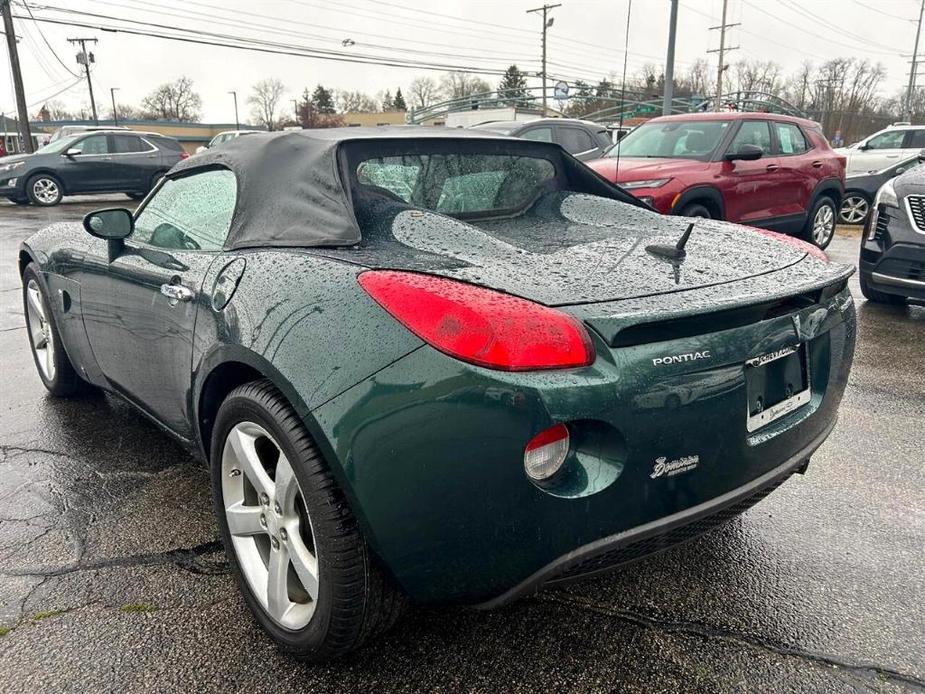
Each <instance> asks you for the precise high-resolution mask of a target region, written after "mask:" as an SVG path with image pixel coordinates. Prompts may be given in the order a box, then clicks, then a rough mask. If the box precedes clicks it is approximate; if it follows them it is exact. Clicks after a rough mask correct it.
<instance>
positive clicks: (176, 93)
mask: <svg viewBox="0 0 925 694" xmlns="http://www.w3.org/2000/svg"><path fill="white" fill-rule="evenodd" d="M141 107H142V109H143V111H144V114H145V116H146V117H148V118H153V119H155V120H180V121H192V122H194V123H195V122H198V121H199V118H200V109H201V108H202V99H201V98H200V97H199V94H197V93H196V92H194V91H193V80H191V79H190V78H189V77H181V78H180V79H178V80H176V81H174V82H167V83H165V84H162V85H161V86H159V87H158V88H157V89H155V90H154V91H153V92H151V93H150V94H148V96H146V97H145V98H144V100H143V101H142V102H141Z"/></svg>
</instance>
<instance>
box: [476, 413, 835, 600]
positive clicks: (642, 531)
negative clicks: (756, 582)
mask: <svg viewBox="0 0 925 694" xmlns="http://www.w3.org/2000/svg"><path fill="white" fill-rule="evenodd" d="M834 427H835V421H834V420H833V421H832V422H831V423H830V424H829V425H828V426H827V427H826V429H825V430H824V431H823V432H822V433H821V434H819V435H818V436H816V438H814V439H813V440H812V441H811V442H810V443H809V444H808V445H807V446H805V447H804V448H802V449H801V450H800V451H799V452H797V453H795V454H794V455H792V456H791V457H790V458H788V459H787V460H786V461H785V462H784V463H783V464H781V465H779V466H778V467H776V468H774V469H773V470H771V471H769V472H766V473H765V474H763V475H761V476H760V477H758V478H756V479H754V480H752V481H751V482H749V483H748V484H744V485H742V486H741V487H739V488H738V489H733V490H732V491H729V492H726V493H725V494H723V495H721V496H718V497H716V498H714V499H710V500H709V501H705V502H703V503H701V504H698V505H697V506H693V507H691V508H688V509H685V510H684V511H680V512H679V513H675V514H673V515H670V516H666V517H664V518H660V519H658V520H656V521H653V522H651V523H646V524H645V525H641V526H639V527H637V528H632V529H631V530H626V531H624V532H621V533H616V534H615V535H611V536H609V537H605V538H602V539H600V540H598V541H596V542H592V543H590V544H587V545H584V546H583V547H579V548H578V549H576V550H573V551H571V552H569V553H568V554H565V555H563V556H561V557H559V558H558V559H556V560H555V561H552V562H550V563H549V564H547V565H546V566H544V567H543V568H542V569H540V570H539V571H537V572H536V573H534V574H533V575H532V576H530V577H529V578H527V579H526V580H525V581H522V582H521V583H519V584H518V585H516V586H514V587H513V588H511V589H510V590H508V591H505V592H504V593H502V594H501V595H499V596H498V597H496V598H493V599H491V600H487V601H485V602H483V603H481V604H479V605H476V607H477V608H479V609H486V610H490V609H494V608H496V607H501V606H503V605H506V604H507V603H509V602H512V601H514V600H517V599H519V598H522V597H524V596H526V595H529V594H531V593H534V592H536V591H538V590H540V589H541V588H543V587H544V586H546V585H551V584H559V583H567V582H570V581H573V580H578V579H582V578H587V577H589V576H593V575H596V574H600V573H606V572H608V571H612V570H613V569H616V568H618V567H620V566H625V565H626V564H630V563H632V562H634V561H637V560H639V559H644V558H646V557H649V556H651V555H653V554H656V553H658V552H662V551H664V550H666V549H670V548H671V547H674V546H676V545H679V544H683V543H684V542H688V541H690V540H693V539H694V538H696V537H698V536H700V535H702V534H703V533H705V532H707V531H709V530H712V529H713V528H716V527H718V526H720V525H722V524H723V523H725V522H726V521H729V520H732V519H733V518H735V517H736V516H738V515H739V514H741V513H743V512H745V511H747V510H748V509H749V508H751V507H752V506H754V505H755V504H757V503H758V502H759V501H761V500H762V499H764V498H765V497H766V496H767V495H768V494H770V493H771V492H773V491H774V490H775V489H777V488H778V487H779V486H780V485H782V484H783V483H784V482H786V481H787V480H788V479H789V478H790V476H791V475H793V474H794V473H795V472H801V471H802V470H803V468H804V467H805V466H806V465H807V464H808V463H809V457H810V456H811V455H812V454H813V453H814V452H815V451H816V449H817V448H819V446H821V445H822V443H823V442H824V441H825V440H826V438H827V437H828V435H829V434H830V433H831V431H832V429H833V428H834Z"/></svg>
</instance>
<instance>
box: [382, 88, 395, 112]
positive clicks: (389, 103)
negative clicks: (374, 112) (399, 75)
mask: <svg viewBox="0 0 925 694" xmlns="http://www.w3.org/2000/svg"><path fill="white" fill-rule="evenodd" d="M394 108H395V102H394V101H393V100H392V92H390V91H389V90H388V89H386V90H385V95H384V96H383V97H382V110H383V111H392V110H393V109H394Z"/></svg>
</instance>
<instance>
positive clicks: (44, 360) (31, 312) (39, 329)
mask: <svg viewBox="0 0 925 694" xmlns="http://www.w3.org/2000/svg"><path fill="white" fill-rule="evenodd" d="M26 321H27V323H28V328H29V337H30V339H31V342H32V351H33V352H34V353H35V360H36V362H37V363H38V365H39V368H40V369H41V370H42V375H43V376H45V380H46V381H53V380H54V379H55V373H56V372H57V369H56V367H55V343H54V331H53V330H52V327H51V323H49V322H48V314H47V313H46V310H45V300H44V299H43V298H42V290H41V289H40V288H39V285H38V282H36V281H35V280H29V283H28V284H27V285H26Z"/></svg>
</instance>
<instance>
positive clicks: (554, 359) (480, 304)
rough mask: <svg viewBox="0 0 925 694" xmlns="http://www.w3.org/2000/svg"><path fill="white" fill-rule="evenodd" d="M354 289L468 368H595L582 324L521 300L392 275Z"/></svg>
mask: <svg viewBox="0 0 925 694" xmlns="http://www.w3.org/2000/svg"><path fill="white" fill-rule="evenodd" d="M359 283H360V286H361V287H363V289H364V290H365V291H366V292H367V293H368V294H369V295H370V296H371V297H372V298H373V299H374V300H375V301H376V302H377V303H378V304H379V305H380V306H382V308H384V309H385V310H386V311H388V312H389V313H390V314H392V316H394V317H395V318H396V320H398V321H399V322H400V323H401V324H402V325H404V326H405V327H406V328H408V330H410V331H411V332H413V333H414V334H415V335H417V336H418V337H420V338H421V339H422V340H424V341H425V342H426V343H427V344H429V345H431V346H432V347H435V348H436V349H439V350H440V351H441V352H445V353H446V354H449V355H450V356H452V357H456V358H457V359H461V360H463V361H466V362H469V363H471V364H477V365H478V366H485V367H487V368H490V369H501V370H504V371H532V370H539V369H567V368H571V367H576V366H587V365H589V364H591V363H592V362H593V361H594V346H593V345H592V344H591V338H590V337H589V336H588V333H587V331H586V330H585V329H584V328H583V327H582V325H581V323H579V322H578V321H577V320H575V319H574V318H573V317H572V316H569V315H568V314H565V313H562V312H561V311H556V310H554V309H551V308H547V307H546V306H541V305H539V304H535V303H533V302H532V301H527V300H526V299H521V298H519V297H516V296H511V295H509V294H502V293H501V292H496V291H493V290H491V289H485V288H484V287H478V286H475V285H472V284H466V283H464V282H457V281H455V280H449V279H446V278H443V277H434V276H433V275H421V274H417V273H413V272H401V271H397V270H369V271H367V272H364V273H362V274H361V275H360V276H359Z"/></svg>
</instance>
